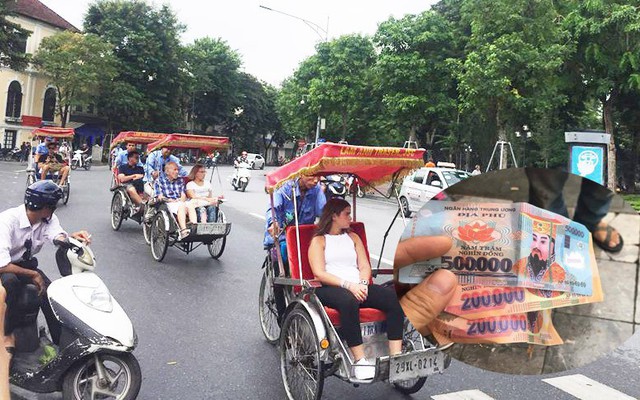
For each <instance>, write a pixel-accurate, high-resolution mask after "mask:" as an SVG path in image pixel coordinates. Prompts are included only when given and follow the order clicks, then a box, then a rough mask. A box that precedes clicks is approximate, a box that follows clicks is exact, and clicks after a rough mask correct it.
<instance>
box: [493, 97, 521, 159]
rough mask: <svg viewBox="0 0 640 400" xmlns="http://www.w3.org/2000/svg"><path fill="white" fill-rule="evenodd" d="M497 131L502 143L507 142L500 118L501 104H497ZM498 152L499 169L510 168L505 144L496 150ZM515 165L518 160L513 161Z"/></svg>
mask: <svg viewBox="0 0 640 400" xmlns="http://www.w3.org/2000/svg"><path fill="white" fill-rule="evenodd" d="M496 129H497V130H498V140H499V141H502V142H506V141H507V132H506V131H505V130H504V124H503V123H502V120H501V118H500V102H497V103H496ZM496 150H497V151H498V154H497V156H498V169H505V168H507V167H508V165H507V163H508V162H509V152H508V151H507V146H505V145H504V144H503V145H502V146H500V148H498V149H496ZM513 161H514V164H516V162H515V161H516V160H513Z"/></svg>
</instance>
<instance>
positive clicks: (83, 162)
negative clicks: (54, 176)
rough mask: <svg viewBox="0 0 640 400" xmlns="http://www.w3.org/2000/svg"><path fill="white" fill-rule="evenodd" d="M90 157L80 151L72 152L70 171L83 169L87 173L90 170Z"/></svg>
mask: <svg viewBox="0 0 640 400" xmlns="http://www.w3.org/2000/svg"><path fill="white" fill-rule="evenodd" d="M91 162H92V161H91V156H90V155H86V156H85V152H84V151H82V150H76V151H74V152H73V158H72V159H71V169H77V168H79V167H80V168H84V169H85V171H88V170H89V169H90V168H91Z"/></svg>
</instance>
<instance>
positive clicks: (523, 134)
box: [516, 125, 533, 168]
mask: <svg viewBox="0 0 640 400" xmlns="http://www.w3.org/2000/svg"><path fill="white" fill-rule="evenodd" d="M532 136H533V133H532V132H531V131H530V130H529V126H528V125H522V131H516V137H517V138H522V140H523V141H524V145H523V146H522V167H523V168H524V167H526V166H527V142H528V141H529V139H531V137H532Z"/></svg>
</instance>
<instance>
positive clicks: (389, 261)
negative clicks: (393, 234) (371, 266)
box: [369, 254, 393, 265]
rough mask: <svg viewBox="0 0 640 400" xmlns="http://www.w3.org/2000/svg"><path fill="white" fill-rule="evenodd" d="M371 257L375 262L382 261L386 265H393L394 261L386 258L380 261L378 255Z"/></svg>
mask: <svg viewBox="0 0 640 400" xmlns="http://www.w3.org/2000/svg"><path fill="white" fill-rule="evenodd" d="M369 257H371V258H373V259H374V260H380V261H382V262H383V263H385V264H388V265H393V261H391V260H388V259H386V258H384V257H383V258H382V259H380V256H378V255H376V254H369Z"/></svg>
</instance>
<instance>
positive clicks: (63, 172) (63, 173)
mask: <svg viewBox="0 0 640 400" xmlns="http://www.w3.org/2000/svg"><path fill="white" fill-rule="evenodd" d="M67 176H69V167H62V168H61V169H60V177H61V178H60V186H64V184H65V183H67Z"/></svg>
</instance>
